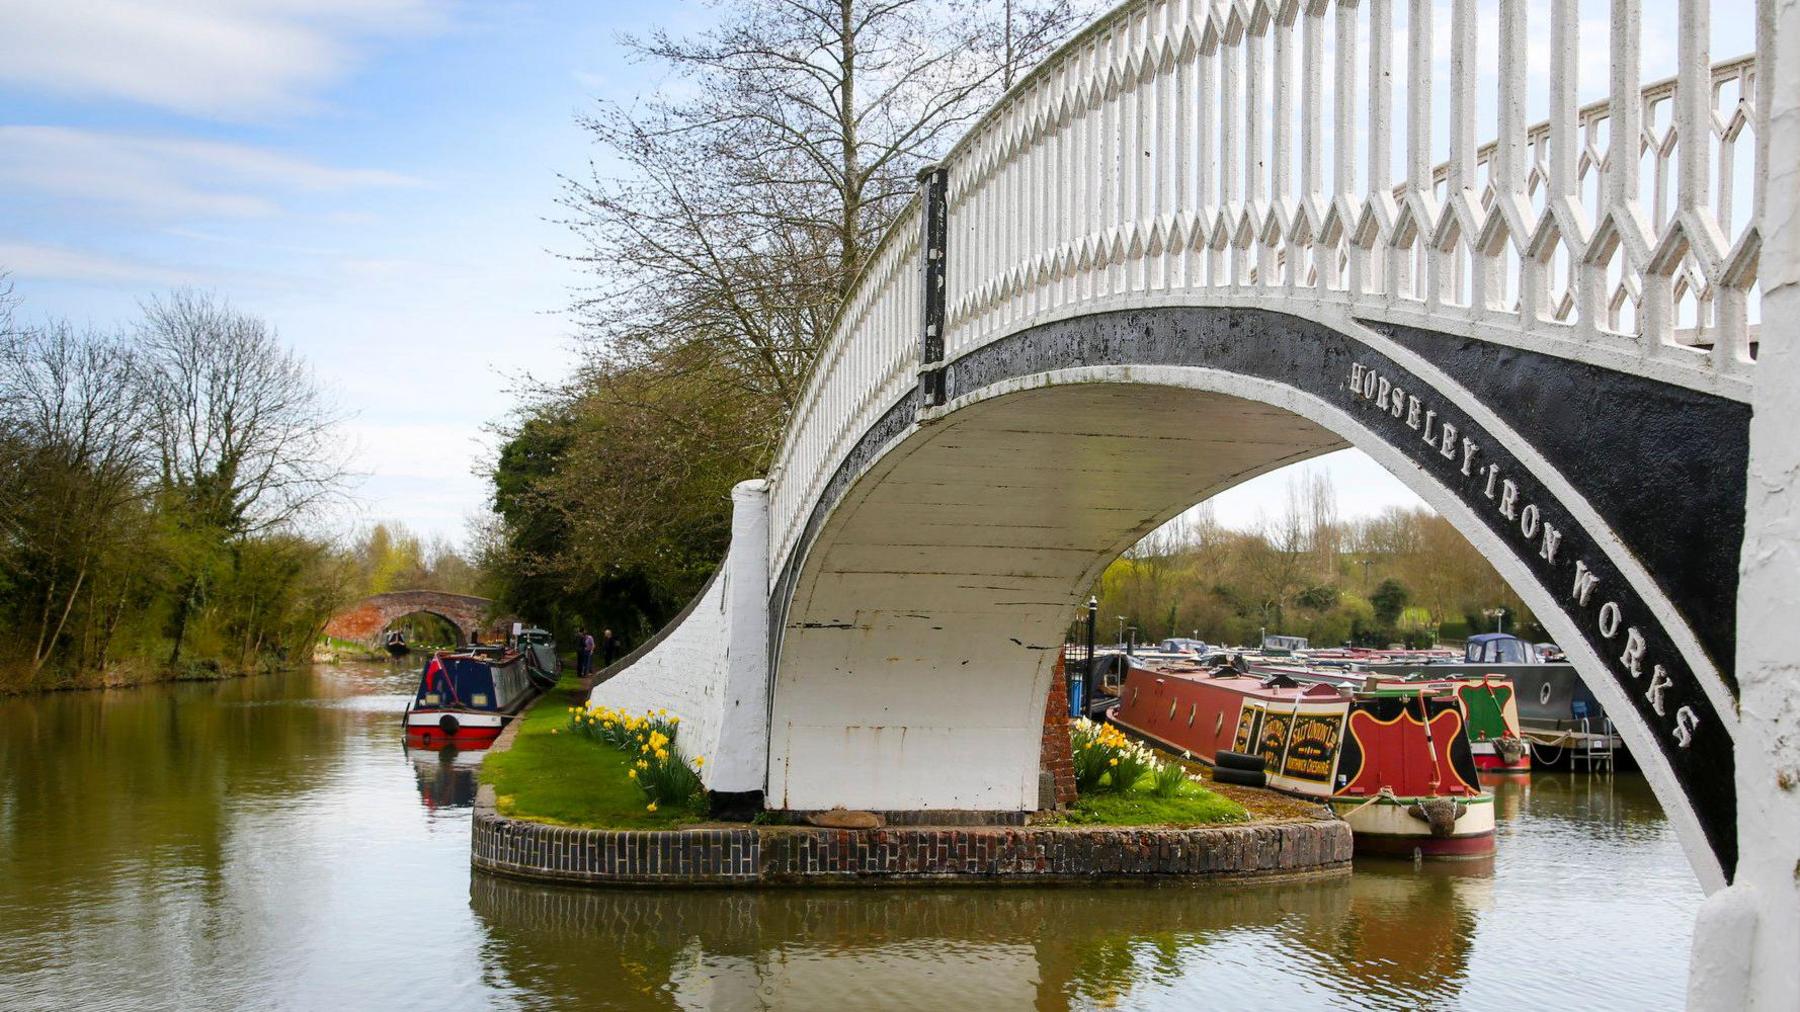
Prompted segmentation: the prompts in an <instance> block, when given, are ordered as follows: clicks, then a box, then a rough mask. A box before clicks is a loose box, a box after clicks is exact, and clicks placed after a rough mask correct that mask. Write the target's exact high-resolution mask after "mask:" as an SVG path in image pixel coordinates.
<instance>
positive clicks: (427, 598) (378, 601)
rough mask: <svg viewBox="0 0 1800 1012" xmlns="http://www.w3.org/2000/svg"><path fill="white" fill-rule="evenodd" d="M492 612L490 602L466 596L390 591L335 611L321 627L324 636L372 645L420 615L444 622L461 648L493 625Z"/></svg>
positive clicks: (433, 591)
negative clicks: (401, 622) (405, 620)
mask: <svg viewBox="0 0 1800 1012" xmlns="http://www.w3.org/2000/svg"><path fill="white" fill-rule="evenodd" d="M493 608H494V602H492V601H490V600H488V599H487V598H485V597H475V596H472V595H469V594H449V593H445V592H443V591H437V590H397V591H390V592H388V593H385V594H374V595H371V596H369V597H365V598H363V599H362V600H360V601H357V602H355V603H354V604H351V605H349V606H347V607H345V608H343V609H342V610H340V611H338V612H337V613H336V614H334V615H333V616H331V618H330V620H328V621H327V622H326V623H325V634H326V635H327V636H331V637H334V638H337V639H341V640H351V641H354V642H363V643H371V644H372V643H375V642H376V641H377V640H378V639H379V638H380V637H381V633H382V631H383V630H385V629H386V628H387V627H388V626H389V625H392V624H393V623H394V622H395V621H396V620H398V619H401V618H404V617H406V616H407V615H413V614H417V613H420V612H423V613H425V614H428V615H435V616H437V617H438V618H441V619H443V620H444V621H445V622H448V623H449V624H450V626H451V627H452V628H454V629H455V630H456V642H457V645H458V646H461V645H463V644H465V643H467V642H468V641H469V635H470V634H471V633H479V632H482V631H483V630H486V629H488V628H490V627H491V626H492V625H493V621H492V612H493Z"/></svg>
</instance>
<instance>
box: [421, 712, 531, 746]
mask: <svg viewBox="0 0 1800 1012" xmlns="http://www.w3.org/2000/svg"><path fill="white" fill-rule="evenodd" d="M512 716H513V715H512V714H506V713H484V712H479V711H474V710H466V709H453V708H443V709H416V710H409V711H407V714H406V743H407V744H408V745H410V746H413V747H415V748H426V749H434V748H443V747H445V746H446V745H455V746H456V747H457V748H486V747H487V746H489V745H492V744H493V743H494V739H495V738H498V737H500V732H501V731H503V730H505V728H506V725H507V723H508V722H509V721H510V720H511V719H512Z"/></svg>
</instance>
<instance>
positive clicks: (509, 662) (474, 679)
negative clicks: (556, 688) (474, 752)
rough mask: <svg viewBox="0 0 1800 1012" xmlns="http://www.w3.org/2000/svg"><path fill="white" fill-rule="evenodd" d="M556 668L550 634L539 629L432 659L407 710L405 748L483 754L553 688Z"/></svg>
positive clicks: (521, 632) (421, 674) (433, 656)
mask: <svg viewBox="0 0 1800 1012" xmlns="http://www.w3.org/2000/svg"><path fill="white" fill-rule="evenodd" d="M559 667H560V665H559V662H558V661H557V658H556V648H555V645H554V643H552V642H551V640H550V634H549V633H547V632H544V631H543V630H541V629H526V630H521V631H520V632H519V633H517V634H516V635H515V636H514V637H513V639H512V640H511V641H509V642H508V643H506V644H505V645H499V646H480V645H476V646H471V647H469V648H468V649H466V650H460V651H455V652H451V651H440V652H438V653H436V654H433V655H432V656H431V658H430V659H429V660H427V661H426V662H425V668H424V670H423V671H422V672H420V675H419V687H418V689H417V691H415V692H414V693H413V698H412V701H411V702H410V703H409V704H407V707H406V716H405V718H404V720H405V726H406V740H407V744H409V745H414V746H419V747H423V748H441V747H443V746H445V745H455V746H457V747H458V748H486V747H487V746H488V745H491V744H493V741H494V739H495V738H497V737H499V736H500V731H501V729H502V728H504V727H505V726H506V724H507V722H508V721H510V720H512V718H513V717H515V716H517V715H518V714H519V712H520V711H522V710H524V709H525V707H526V706H527V705H529V704H530V703H531V701H532V700H534V699H536V698H537V697H538V695H539V694H541V693H542V692H543V691H544V690H545V689H548V688H549V687H550V686H552V685H555V684H556V679H557V675H558V672H559Z"/></svg>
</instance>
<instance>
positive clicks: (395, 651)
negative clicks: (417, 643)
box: [384, 629, 412, 658]
mask: <svg viewBox="0 0 1800 1012" xmlns="http://www.w3.org/2000/svg"><path fill="white" fill-rule="evenodd" d="M384 645H385V646H386V647H387V652H388V656H389V657H395V658H399V657H405V656H406V655H407V654H410V653H412V647H410V646H408V645H407V643H406V634H405V633H403V632H401V631H400V630H398V629H395V630H394V631H393V632H390V633H388V634H387V642H386V643H385V644H384Z"/></svg>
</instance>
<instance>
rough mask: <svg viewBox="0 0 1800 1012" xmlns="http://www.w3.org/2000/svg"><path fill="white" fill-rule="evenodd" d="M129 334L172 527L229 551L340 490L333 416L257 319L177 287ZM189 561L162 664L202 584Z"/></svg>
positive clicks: (305, 373) (201, 574) (198, 569)
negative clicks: (140, 363)
mask: <svg viewBox="0 0 1800 1012" xmlns="http://www.w3.org/2000/svg"><path fill="white" fill-rule="evenodd" d="M139 339H140V342H141V346H142V347H143V349H144V354H145V374H146V389H147V396H148V399H149V416H150V436H151V441H152V443H153V445H154V447H155V452H156V455H157V464H158V469H159V471H158V473H159V483H160V489H161V492H162V494H163V495H164V497H165V499H166V500H167V501H168V502H169V503H170V505H171V507H172V508H173V509H174V511H175V514H176V516H177V518H178V522H180V523H183V524H185V525H187V526H189V527H191V528H193V529H195V530H199V531H205V532H209V534H210V535H211V536H212V537H214V538H216V539H218V543H220V544H222V545H224V546H226V547H229V546H231V545H232V544H234V543H235V542H236V541H238V539H241V538H244V537H246V536H249V535H255V534H261V533H266V532H268V531H271V530H273V529H275V528H278V527H280V526H282V525H285V524H288V523H289V522H291V521H293V520H296V519H298V518H300V517H302V516H305V515H307V514H308V513H310V512H312V511H313V510H314V509H315V508H317V507H319V506H321V505H322V504H323V503H324V502H326V501H327V500H328V499H330V498H331V497H333V496H335V495H336V494H338V492H339V491H340V488H341V485H342V481H343V478H344V477H345V474H346V466H345V458H344V453H343V451H342V450H341V448H340V444H339V441H338V440H337V439H336V437H335V433H336V428H337V424H338V422H339V420H340V419H339V418H338V416H337V415H336V413H335V412H334V411H333V409H332V408H331V406H330V405H329V404H327V403H326V401H325V399H324V397H323V395H322V394H321V393H320V391H319V388H318V386H317V385H316V384H315V383H314V382H313V377H312V373H311V371H310V370H309V369H308V368H307V367H306V364H305V362H303V361H302V360H301V359H300V357H299V356H298V355H296V354H294V353H293V352H292V351H290V350H288V349H287V348H286V347H284V346H283V345H282V344H281V342H280V340H279V339H278V338H277V337H276V335H275V331H274V330H273V328H271V327H270V326H269V325H268V324H267V323H265V322H264V321H262V320H261V319H258V318H257V317H254V316H251V315H249V314H246V313H241V312H238V311H237V310H235V309H233V308H232V307H231V306H230V305H229V304H227V303H226V302H224V301H223V300H220V299H217V298H214V297H213V296H211V295H206V294H203V293H197V292H191V291H179V292H175V293H173V294H171V295H169V296H168V297H167V298H162V299H153V300H151V301H150V302H149V303H148V304H147V305H146V306H145V307H144V321H143V323H142V324H141V326H140V332H139ZM192 561H193V562H194V563H195V566H194V569H193V570H192V571H191V572H188V573H186V574H185V575H184V577H183V578H182V579H181V580H180V591H179V598H178V601H177V604H176V611H175V619H174V629H173V639H174V648H173V651H172V652H171V655H170V659H169V662H170V663H171V664H173V663H175V662H177V661H179V660H180V658H181V647H182V641H183V639H184V637H185V634H186V631H187V626H188V621H189V618H190V617H191V615H192V613H193V611H194V609H195V608H196V607H197V606H199V605H200V603H201V602H202V600H203V596H204V592H205V589H206V586H207V582H208V580H207V576H206V569H205V568H204V567H202V566H200V565H199V564H198V563H199V562H200V560H199V559H198V558H197V557H196V558H195V559H193V560H192Z"/></svg>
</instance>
